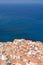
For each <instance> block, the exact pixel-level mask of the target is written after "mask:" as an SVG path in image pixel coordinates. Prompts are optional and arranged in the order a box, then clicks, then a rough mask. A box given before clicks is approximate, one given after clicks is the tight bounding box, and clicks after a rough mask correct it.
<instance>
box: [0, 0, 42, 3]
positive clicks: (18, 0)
mask: <svg viewBox="0 0 43 65" xmlns="http://www.w3.org/2000/svg"><path fill="white" fill-rule="evenodd" d="M0 3H43V0H0Z"/></svg>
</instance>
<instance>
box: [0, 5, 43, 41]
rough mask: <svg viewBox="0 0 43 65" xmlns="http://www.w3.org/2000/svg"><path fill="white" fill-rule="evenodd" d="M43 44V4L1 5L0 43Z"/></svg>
mask: <svg viewBox="0 0 43 65" xmlns="http://www.w3.org/2000/svg"><path fill="white" fill-rule="evenodd" d="M16 38H17V39H28V40H33V41H42V42H43V4H0V42H6V41H13V40H14V39H16Z"/></svg>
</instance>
